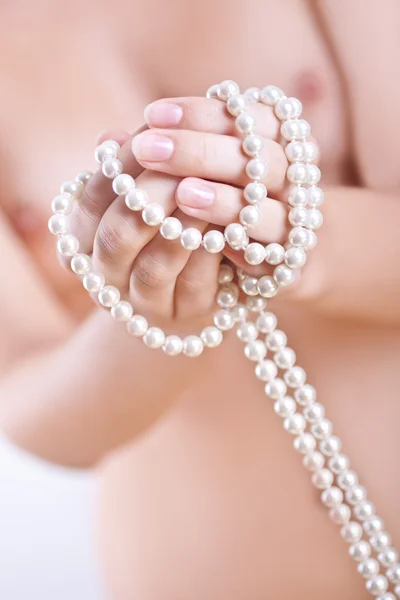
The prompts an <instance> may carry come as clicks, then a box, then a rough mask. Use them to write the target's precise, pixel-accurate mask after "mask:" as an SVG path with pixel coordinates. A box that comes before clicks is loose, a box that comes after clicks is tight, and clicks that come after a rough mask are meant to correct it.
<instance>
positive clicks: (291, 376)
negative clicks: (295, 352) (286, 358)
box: [283, 366, 307, 388]
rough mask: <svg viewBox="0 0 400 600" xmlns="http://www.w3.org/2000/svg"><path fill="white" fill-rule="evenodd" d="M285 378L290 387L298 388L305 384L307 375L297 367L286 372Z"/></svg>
mask: <svg viewBox="0 0 400 600" xmlns="http://www.w3.org/2000/svg"><path fill="white" fill-rule="evenodd" d="M283 377H284V380H285V382H286V385H287V386H288V387H291V388H297V387H301V386H302V385H304V384H305V382H306V377H307V375H306V372H305V370H304V369H302V368H301V367H298V366H295V367H292V368H291V369H289V370H288V371H285V374H284V376H283Z"/></svg>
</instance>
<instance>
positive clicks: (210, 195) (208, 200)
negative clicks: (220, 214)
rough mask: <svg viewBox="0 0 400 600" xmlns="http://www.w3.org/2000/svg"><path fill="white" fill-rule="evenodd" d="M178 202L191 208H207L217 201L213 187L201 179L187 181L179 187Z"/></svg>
mask: <svg viewBox="0 0 400 600" xmlns="http://www.w3.org/2000/svg"><path fill="white" fill-rule="evenodd" d="M177 192H178V200H179V202H181V204H184V205H185V206H190V207H191V208H206V207H207V206H211V204H212V203H213V202H214V200H215V194H214V190H213V189H212V187H210V186H209V185H207V184H206V183H204V181H201V180H200V179H191V178H189V179H185V180H184V181H183V182H182V183H181V184H180V186H179V187H178V190H177Z"/></svg>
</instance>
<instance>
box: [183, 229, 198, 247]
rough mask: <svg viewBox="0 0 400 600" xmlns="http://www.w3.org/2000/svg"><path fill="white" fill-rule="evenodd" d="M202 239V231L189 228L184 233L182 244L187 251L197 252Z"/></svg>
mask: <svg viewBox="0 0 400 600" xmlns="http://www.w3.org/2000/svg"><path fill="white" fill-rule="evenodd" d="M202 239H203V236H202V235H201V231H199V230H198V229H196V228H195V227H188V228H187V229H184V230H183V231H182V235H181V244H182V246H183V247H184V248H185V249H186V250H197V248H199V246H200V244H201V241H202Z"/></svg>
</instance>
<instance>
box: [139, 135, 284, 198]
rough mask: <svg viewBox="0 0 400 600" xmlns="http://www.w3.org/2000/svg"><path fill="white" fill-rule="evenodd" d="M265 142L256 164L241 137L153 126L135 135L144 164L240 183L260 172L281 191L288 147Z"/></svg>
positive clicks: (277, 190) (269, 141) (148, 166)
mask: <svg viewBox="0 0 400 600" xmlns="http://www.w3.org/2000/svg"><path fill="white" fill-rule="evenodd" d="M260 139H261V138H260ZM263 145H264V148H263V149H262V151H261V152H260V160H259V161H258V162H257V164H256V160H257V159H251V160H249V156H246V155H245V154H244V152H243V150H242V141H241V140H240V139H238V138H235V137H231V136H227V135H217V134H214V133H201V132H198V131H187V130H182V131H180V130H179V131H178V130H171V129H169V130H167V129H157V130H155V129H151V130H149V131H144V132H143V133H141V134H140V135H138V136H136V137H135V138H134V140H133V143H132V150H133V153H134V155H135V157H136V159H137V161H138V162H139V163H140V164H141V165H142V167H144V168H148V169H152V170H154V171H162V172H164V173H169V174H171V175H177V176H179V177H187V176H194V177H201V178H204V179H212V180H214V181H219V182H223V183H230V184H231V185H239V186H244V185H246V183H248V181H249V176H252V177H257V176H260V179H261V181H262V182H263V183H264V184H265V185H266V186H267V187H268V188H269V189H271V190H272V191H274V192H279V191H280V190H281V189H282V188H283V186H284V182H285V176H286V170H287V167H288V162H287V159H286V156H285V153H284V150H283V148H282V146H281V145H280V144H278V143H277V142H274V141H272V140H268V139H266V140H264V141H263ZM249 169H251V171H252V172H251V173H250V171H249Z"/></svg>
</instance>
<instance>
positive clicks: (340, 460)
mask: <svg viewBox="0 0 400 600" xmlns="http://www.w3.org/2000/svg"><path fill="white" fill-rule="evenodd" d="M349 465H350V461H349V459H348V457H347V456H346V455H345V454H336V455H335V456H332V458H331V459H330V460H329V468H330V470H331V471H333V472H334V473H336V474H337V475H339V474H340V473H343V472H344V471H346V470H347V469H348V468H349ZM340 487H343V486H340ZM344 489H345V488H344Z"/></svg>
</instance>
